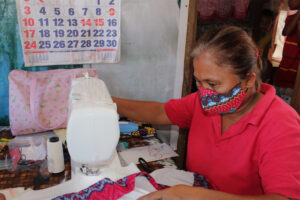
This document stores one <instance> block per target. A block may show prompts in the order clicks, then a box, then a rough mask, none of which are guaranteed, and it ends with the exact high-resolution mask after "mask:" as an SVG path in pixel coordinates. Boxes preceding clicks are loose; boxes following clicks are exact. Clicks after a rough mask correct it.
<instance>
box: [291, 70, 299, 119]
mask: <svg viewBox="0 0 300 200" xmlns="http://www.w3.org/2000/svg"><path fill="white" fill-rule="evenodd" d="M299 66H300V65H299ZM299 69H300V67H298V72H297V77H296V81H295V87H294V95H293V97H292V100H291V106H292V107H293V108H294V109H295V110H296V111H297V112H298V114H300V72H299Z"/></svg>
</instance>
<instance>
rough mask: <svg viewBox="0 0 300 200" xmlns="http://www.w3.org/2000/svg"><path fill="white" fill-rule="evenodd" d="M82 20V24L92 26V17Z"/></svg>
mask: <svg viewBox="0 0 300 200" xmlns="http://www.w3.org/2000/svg"><path fill="white" fill-rule="evenodd" d="M80 22H81V24H82V26H92V23H91V19H82V20H80Z"/></svg>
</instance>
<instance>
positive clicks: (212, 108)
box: [198, 86, 247, 114]
mask: <svg viewBox="0 0 300 200" xmlns="http://www.w3.org/2000/svg"><path fill="white" fill-rule="evenodd" d="M198 90H199V95H200V100H201V104H202V108H203V109H204V110H205V112H207V113H209V114H220V113H221V114H226V113H232V112H234V111H236V110H237V109H238V108H239V106H240V105H241V103H242V102H243V99H244V97H245V96H246V94H247V93H246V91H245V90H243V89H242V88H240V87H234V88H232V89H231V90H230V91H229V92H227V93H217V92H215V91H213V90H210V89H206V88H204V87H200V86H199V87H198Z"/></svg>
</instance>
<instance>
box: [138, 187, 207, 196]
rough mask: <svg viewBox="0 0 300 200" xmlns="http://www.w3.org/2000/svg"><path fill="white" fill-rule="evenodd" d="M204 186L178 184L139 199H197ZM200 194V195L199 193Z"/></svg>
mask: <svg viewBox="0 0 300 200" xmlns="http://www.w3.org/2000/svg"><path fill="white" fill-rule="evenodd" d="M201 189H202V188H199V187H197V188H196V187H192V186H187V185H176V186H173V187H170V188H168V189H164V190H159V191H156V192H152V193H149V194H147V195H145V196H143V197H140V198H139V199H138V200H177V199H197V198H199V196H198V195H199V192H200V190H201ZM197 194H198V195H197Z"/></svg>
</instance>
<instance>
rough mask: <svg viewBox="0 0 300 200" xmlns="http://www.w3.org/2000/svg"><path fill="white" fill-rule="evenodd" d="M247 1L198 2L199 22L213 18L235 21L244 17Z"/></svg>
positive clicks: (218, 0)
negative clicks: (232, 19) (233, 19)
mask: <svg viewBox="0 0 300 200" xmlns="http://www.w3.org/2000/svg"><path fill="white" fill-rule="evenodd" d="M248 5H249V0H199V2H198V13H199V16H200V19H201V20H212V19H214V18H219V19H223V20H224V19H228V18H231V17H232V16H234V17H235V18H237V19H242V18H245V17H246V14H247V9H248Z"/></svg>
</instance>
